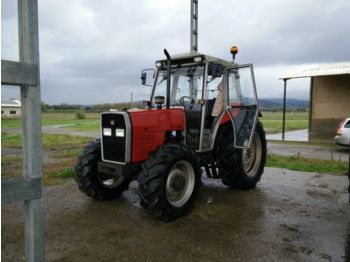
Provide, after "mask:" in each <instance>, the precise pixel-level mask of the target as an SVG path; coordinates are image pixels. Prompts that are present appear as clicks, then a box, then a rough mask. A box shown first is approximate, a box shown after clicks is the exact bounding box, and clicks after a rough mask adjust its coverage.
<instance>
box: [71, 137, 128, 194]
mask: <svg viewBox="0 0 350 262" xmlns="http://www.w3.org/2000/svg"><path fill="white" fill-rule="evenodd" d="M99 161H101V140H100V139H97V140H95V141H93V142H91V143H90V144H88V145H87V146H86V147H85V148H84V150H83V152H82V153H81V155H80V156H79V158H78V162H77V164H76V166H75V177H74V178H75V181H76V182H77V183H78V185H79V189H80V190H81V191H82V192H83V193H85V194H86V195H88V196H89V197H91V198H93V199H96V200H108V199H113V198H117V197H119V196H120V195H121V193H122V192H123V191H124V190H126V189H128V186H129V183H130V180H129V179H127V178H125V177H124V176H111V175H107V174H102V173H99V172H98V170H97V163H98V162H99Z"/></svg>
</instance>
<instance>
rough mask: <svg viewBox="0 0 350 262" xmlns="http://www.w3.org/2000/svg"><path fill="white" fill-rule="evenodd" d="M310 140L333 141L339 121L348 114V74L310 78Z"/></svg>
mask: <svg viewBox="0 0 350 262" xmlns="http://www.w3.org/2000/svg"><path fill="white" fill-rule="evenodd" d="M311 81H312V82H311V99H310V101H311V102H310V130H309V139H310V141H324V142H333V137H334V136H335V129H336V128H337V126H338V124H339V122H340V121H341V120H342V119H344V118H345V117H349V116H350V75H336V76H320V77H313V78H312V80H311Z"/></svg>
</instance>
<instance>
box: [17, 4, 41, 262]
mask: <svg viewBox="0 0 350 262" xmlns="http://www.w3.org/2000/svg"><path fill="white" fill-rule="evenodd" d="M18 32H19V55H20V62H24V63H29V64H34V65H36V66H37V74H36V77H37V85H35V86H29V85H22V86H21V102H22V132H23V142H22V146H23V168H24V170H23V171H24V173H23V176H24V178H27V179H31V178H38V179H41V178H42V147H41V110H40V102H41V97H40V70H39V33H38V2H37V0H18ZM41 196H42V180H41ZM24 207H25V254H26V260H27V261H33V262H34V261H44V259H45V248H44V222H43V220H44V212H43V199H42V197H41V198H38V199H32V200H25V202H24Z"/></svg>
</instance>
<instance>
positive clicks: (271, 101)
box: [259, 98, 309, 109]
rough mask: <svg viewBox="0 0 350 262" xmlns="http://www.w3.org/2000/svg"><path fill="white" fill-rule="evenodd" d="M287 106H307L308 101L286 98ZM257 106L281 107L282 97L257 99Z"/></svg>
mask: <svg viewBox="0 0 350 262" xmlns="http://www.w3.org/2000/svg"><path fill="white" fill-rule="evenodd" d="M286 105H287V108H298V109H302V108H309V101H306V100H301V99H294V98H289V99H287V100H286ZM259 106H260V107H261V108H266V109H277V108H282V107H283V99H282V98H266V99H259Z"/></svg>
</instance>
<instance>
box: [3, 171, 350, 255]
mask: <svg viewBox="0 0 350 262" xmlns="http://www.w3.org/2000/svg"><path fill="white" fill-rule="evenodd" d="M347 184H348V182H347V177H346V176H330V175H325V174H317V173H302V172H294V171H289V170H284V169H277V168H266V169H265V173H264V175H263V177H262V181H261V182H260V183H259V184H258V186H257V188H256V189H254V190H250V191H238V190H230V189H227V188H226V187H224V186H223V185H222V184H221V183H220V181H219V180H209V179H204V180H203V186H202V188H201V190H200V192H199V195H198V197H197V201H196V202H195V207H194V210H193V211H192V213H191V214H189V215H188V216H187V217H184V218H182V219H179V220H177V221H174V222H171V223H163V222H162V221H156V220H154V219H153V218H151V217H149V216H148V215H147V214H145V212H144V211H143V210H142V208H140V206H139V203H138V198H137V195H136V193H135V191H134V188H135V187H136V186H137V185H135V183H134V184H132V185H131V189H130V190H128V191H126V192H125V193H124V194H123V197H121V198H119V199H117V200H113V201H108V202H96V201H93V200H91V199H89V198H88V197H86V196H85V195H83V194H82V193H81V192H80V191H79V190H78V189H77V186H76V184H75V182H74V181H73V180H69V181H68V182H67V183H66V184H64V185H58V186H50V187H46V188H45V195H44V203H45V230H46V233H45V237H46V259H47V261H87V262H89V261H152V262H153V261H155V262H157V261H181V262H182V261H350V207H349V203H348V193H347V191H346V189H347ZM23 220H24V218H23V204H14V205H10V206H5V207H3V208H2V233H1V234H2V235H1V237H2V241H1V245H2V246H1V249H2V254H1V256H2V261H4V262H5V261H21V260H23V251H24V242H23V239H24V238H23Z"/></svg>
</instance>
